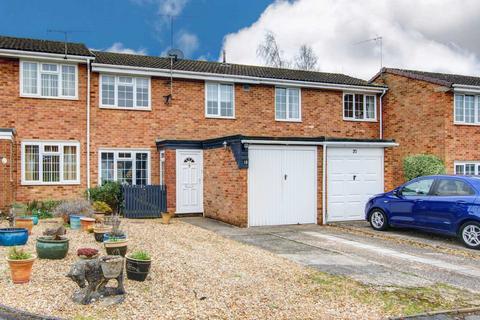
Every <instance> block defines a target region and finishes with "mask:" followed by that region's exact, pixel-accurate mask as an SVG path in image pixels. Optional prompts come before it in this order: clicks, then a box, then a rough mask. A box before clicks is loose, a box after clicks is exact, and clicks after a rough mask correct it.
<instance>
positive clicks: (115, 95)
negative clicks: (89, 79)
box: [100, 74, 150, 110]
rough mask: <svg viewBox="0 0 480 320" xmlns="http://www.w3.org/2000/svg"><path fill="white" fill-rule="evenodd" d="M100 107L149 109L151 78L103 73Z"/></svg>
mask: <svg viewBox="0 0 480 320" xmlns="http://www.w3.org/2000/svg"><path fill="white" fill-rule="evenodd" d="M100 107H103V108H119V109H132V110H135V109H137V110H138V109H140V110H141V109H144V110H149V109H150V78H140V77H130V76H115V75H106V74H102V75H101V77H100Z"/></svg>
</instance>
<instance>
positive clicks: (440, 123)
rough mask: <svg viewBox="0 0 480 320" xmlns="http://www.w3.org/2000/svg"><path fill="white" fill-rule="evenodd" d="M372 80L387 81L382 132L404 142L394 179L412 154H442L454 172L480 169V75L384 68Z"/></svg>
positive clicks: (395, 158)
mask: <svg viewBox="0 0 480 320" xmlns="http://www.w3.org/2000/svg"><path fill="white" fill-rule="evenodd" d="M372 81H374V82H375V83H383V84H385V85H386V86H388V91H387V93H386V95H385V96H384V97H383V118H384V125H383V132H384V135H385V136H386V137H389V138H393V139H395V141H396V142H398V143H399V147H397V148H394V149H392V150H391V152H392V167H393V168H395V170H394V171H393V172H392V174H393V179H394V181H396V182H397V183H401V182H402V181H404V177H403V166H402V162H403V159H404V158H405V157H406V156H408V155H412V154H433V155H436V156H438V157H439V158H440V159H442V160H443V161H444V163H445V166H446V170H447V173H449V174H462V175H479V174H480V149H479V148H478V145H479V144H480V77H472V76H465V75H458V74H445V73H434V72H424V71H417V70H402V69H392V68H384V69H382V70H381V71H380V72H379V73H378V74H377V75H375V76H374V77H373V79H372Z"/></svg>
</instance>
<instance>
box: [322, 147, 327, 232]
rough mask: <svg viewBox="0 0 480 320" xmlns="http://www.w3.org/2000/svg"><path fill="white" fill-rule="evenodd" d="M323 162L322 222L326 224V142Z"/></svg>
mask: <svg viewBox="0 0 480 320" xmlns="http://www.w3.org/2000/svg"><path fill="white" fill-rule="evenodd" d="M322 154H323V162H322V163H323V164H322V171H323V173H322V224H326V223H327V221H326V219H327V208H326V205H327V203H326V199H327V195H326V194H325V191H326V188H327V170H326V165H327V144H326V143H325V144H324V145H323V152H322Z"/></svg>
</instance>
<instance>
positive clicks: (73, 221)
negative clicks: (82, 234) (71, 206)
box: [70, 215, 83, 230]
mask: <svg viewBox="0 0 480 320" xmlns="http://www.w3.org/2000/svg"><path fill="white" fill-rule="evenodd" d="M81 217H83V216H73V215H71V216H70V228H72V229H73V230H78V229H80V218H81Z"/></svg>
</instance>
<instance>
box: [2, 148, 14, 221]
mask: <svg viewBox="0 0 480 320" xmlns="http://www.w3.org/2000/svg"><path fill="white" fill-rule="evenodd" d="M2 159H6V160H7V163H5V164H3V162H2ZM14 159H15V148H14V144H13V143H12V141H10V140H0V210H2V211H3V212H8V208H9V206H10V205H12V203H13V202H14V199H15V178H14V170H13V169H14V168H15V163H14Z"/></svg>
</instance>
